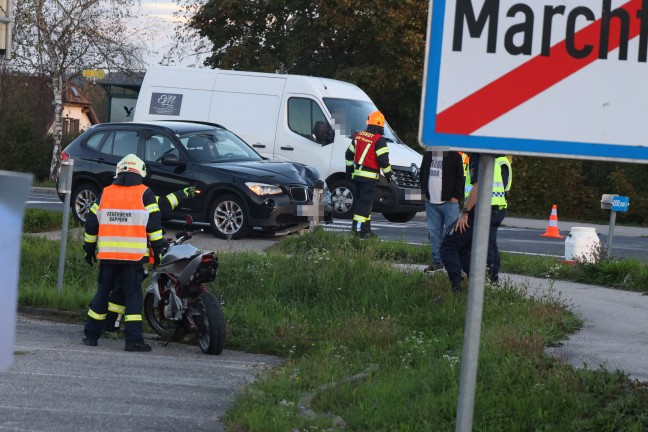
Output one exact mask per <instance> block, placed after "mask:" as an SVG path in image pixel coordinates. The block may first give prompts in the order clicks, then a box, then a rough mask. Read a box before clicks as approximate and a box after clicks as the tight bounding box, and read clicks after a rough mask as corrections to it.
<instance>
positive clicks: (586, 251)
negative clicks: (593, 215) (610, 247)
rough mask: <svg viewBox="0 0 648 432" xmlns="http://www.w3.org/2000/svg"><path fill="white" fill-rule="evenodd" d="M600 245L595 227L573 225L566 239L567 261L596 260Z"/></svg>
mask: <svg viewBox="0 0 648 432" xmlns="http://www.w3.org/2000/svg"><path fill="white" fill-rule="evenodd" d="M600 246H601V241H600V240H599V238H598V235H597V234H596V229H595V228H590V227H572V229H571V231H570V232H569V234H568V235H567V238H566V239H565V261H575V260H579V261H585V262H595V261H596V258H597V256H598V253H597V251H598V249H599V248H600Z"/></svg>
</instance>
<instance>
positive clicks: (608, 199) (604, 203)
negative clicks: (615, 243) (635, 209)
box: [601, 194, 630, 258]
mask: <svg viewBox="0 0 648 432" xmlns="http://www.w3.org/2000/svg"><path fill="white" fill-rule="evenodd" d="M628 207H630V198H629V197H627V196H619V195H614V194H603V196H601V208H602V209H603V210H611V212H610V227H609V229H608V239H607V240H608V241H607V257H608V258H609V257H610V253H611V251H612V240H613V239H614V224H615V223H616V214H617V212H618V211H620V212H627V211H628Z"/></svg>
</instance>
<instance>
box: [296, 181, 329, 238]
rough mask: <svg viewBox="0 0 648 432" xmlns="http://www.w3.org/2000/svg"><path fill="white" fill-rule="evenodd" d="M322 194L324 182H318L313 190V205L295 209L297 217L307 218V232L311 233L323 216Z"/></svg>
mask: <svg viewBox="0 0 648 432" xmlns="http://www.w3.org/2000/svg"><path fill="white" fill-rule="evenodd" d="M323 193H324V182H323V181H321V180H318V181H317V182H316V183H315V187H314V188H313V203H312V204H308V205H300V206H298V207H297V216H307V217H308V221H309V226H308V230H309V231H313V230H314V229H315V227H316V226H318V225H319V224H320V218H321V217H322V216H324V215H323V211H324V207H323V206H322V194H323Z"/></svg>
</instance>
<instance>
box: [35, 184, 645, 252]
mask: <svg viewBox="0 0 648 432" xmlns="http://www.w3.org/2000/svg"><path fill="white" fill-rule="evenodd" d="M27 206H28V207H39V208H44V209H48V210H62V208H63V204H62V203H61V201H60V200H59V199H58V196H57V195H56V194H55V193H51V192H49V191H34V192H32V193H31V194H30V196H29V197H28V200H27ZM70 217H71V216H70ZM372 217H373V220H372V224H371V226H372V229H373V231H374V232H375V233H376V234H378V236H379V237H380V238H381V239H384V240H400V241H404V242H407V243H411V244H421V245H427V244H429V243H428V240H427V238H428V237H427V224H426V222H425V214H424V213H419V214H418V215H417V216H416V217H415V218H414V219H413V220H411V221H410V222H407V223H405V224H399V223H392V222H389V221H387V220H385V219H384V218H383V217H382V215H380V214H374V215H373V216H372ZM512 221H513V222H512ZM547 224H548V220H547V221H537V220H525V219H519V218H507V219H505V220H504V226H503V227H502V228H500V229H499V230H498V245H499V248H500V251H503V252H511V253H523V254H532V255H551V256H556V257H564V256H565V239H558V238H550V237H541V235H540V234H542V233H544V231H545V230H546V228H547ZM573 225H577V226H594V225H591V224H580V223H578V222H576V223H570V224H566V223H560V224H559V226H560V228H561V231H562V233H563V235H566V234H568V233H569V231H570V229H571V226H573ZM595 227H596V231H597V233H598V235H599V239H600V240H601V241H603V242H607V233H608V226H603V225H597V226H595ZM205 228H206V229H207V230H209V225H205ZM324 229H326V230H327V231H333V232H343V233H348V232H349V231H350V230H351V221H350V220H343V219H336V220H335V221H334V223H333V224H329V225H325V226H324ZM636 230H638V231H639V234H637V233H636V232H633V233H629V234H628V231H627V230H626V231H623V230H622V227H617V230H616V234H615V235H614V239H613V242H612V256H614V257H617V258H636V259H638V260H641V261H644V262H648V229H646V228H643V229H641V228H638V229H636ZM642 235H643V237H642ZM246 241H248V240H246ZM249 241H252V242H259V241H261V242H263V241H266V242H269V243H271V242H272V241H273V240H272V239H267V238H264V237H263V236H262V235H256V236H255V235H253V236H252V237H251V238H250V239H249ZM239 242H240V240H239ZM230 247H234V248H247V245H239V246H232V245H230Z"/></svg>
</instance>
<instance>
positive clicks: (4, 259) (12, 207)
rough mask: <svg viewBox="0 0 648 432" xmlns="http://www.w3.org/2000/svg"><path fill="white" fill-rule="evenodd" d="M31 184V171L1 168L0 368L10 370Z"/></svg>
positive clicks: (0, 369) (1, 370) (3, 370)
mask: <svg viewBox="0 0 648 432" xmlns="http://www.w3.org/2000/svg"><path fill="white" fill-rule="evenodd" d="M31 184H32V175H31V174H24V173H15V172H9V171H0V203H1V205H0V223H2V228H3V230H4V233H3V237H4V241H3V246H2V248H0V274H2V301H0V328H2V337H0V372H5V371H7V370H9V367H10V366H11V365H12V363H13V354H14V341H15V336H16V310H17V309H18V308H17V305H18V279H19V276H20V247H21V245H22V230H23V215H24V213H25V203H26V201H27V194H28V193H29V188H30V187H31Z"/></svg>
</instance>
